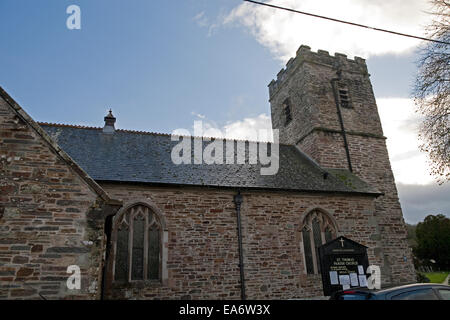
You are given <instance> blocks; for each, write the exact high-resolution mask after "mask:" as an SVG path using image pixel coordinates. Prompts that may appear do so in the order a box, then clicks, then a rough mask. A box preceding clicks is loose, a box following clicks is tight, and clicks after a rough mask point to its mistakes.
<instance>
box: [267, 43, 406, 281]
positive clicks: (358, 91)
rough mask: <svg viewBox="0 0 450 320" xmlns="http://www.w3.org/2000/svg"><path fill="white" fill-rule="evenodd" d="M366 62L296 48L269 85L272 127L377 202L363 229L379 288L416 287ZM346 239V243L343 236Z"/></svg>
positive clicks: (288, 141)
mask: <svg viewBox="0 0 450 320" xmlns="http://www.w3.org/2000/svg"><path fill="white" fill-rule="evenodd" d="M369 76H370V75H369V73H368V70H367V66H366V63H365V60H364V59H362V58H359V57H355V58H354V60H351V59H348V58H347V56H346V55H343V54H339V53H336V54H335V55H334V56H330V55H329V53H328V52H327V51H323V50H319V51H318V52H317V53H316V52H312V51H311V49H310V48H309V47H308V46H300V48H299V49H298V51H297V55H296V57H295V58H292V59H290V60H289V61H288V63H287V64H286V68H285V69H282V70H281V71H280V72H279V73H278V75H277V79H276V80H272V82H271V83H270V84H269V95H270V100H269V101H270V104H271V112H272V127H273V128H274V129H278V130H279V134H280V143H285V144H291V145H296V146H297V147H298V148H300V149H301V150H302V151H303V152H305V153H306V154H308V155H309V156H310V157H311V158H312V159H314V160H315V161H316V162H317V163H318V164H320V165H321V166H322V167H323V168H339V169H347V170H349V171H351V172H353V173H354V174H356V175H357V176H359V177H360V178H362V179H363V180H365V181H366V182H367V183H369V184H370V185H371V186H373V187H374V188H376V189H378V190H379V191H380V192H381V193H383V195H382V196H380V197H378V198H377V199H376V200H375V213H374V216H373V218H372V219H371V221H370V224H371V225H370V226H369V227H376V228H377V231H378V232H377V235H376V236H375V238H374V239H372V240H374V241H375V242H376V247H375V248H374V251H373V252H374V255H375V257H374V259H373V260H374V262H376V263H374V264H378V263H380V264H381V265H380V268H381V273H382V278H381V281H382V283H384V284H387V283H392V284H397V283H406V282H414V281H415V272H414V266H413V261H412V255H411V251H410V249H409V247H408V244H407V241H406V227H405V222H404V219H403V215H402V210H401V207H400V203H399V199H398V195H397V189H396V186H395V180H394V176H393V173H392V170H391V165H390V161H389V155H388V152H387V148H386V137H384V135H383V130H382V127H381V122H380V118H379V115H378V109H377V105H376V101H375V96H374V94H373V90H372V85H371V82H370V79H369ZM349 236H351V235H349Z"/></svg>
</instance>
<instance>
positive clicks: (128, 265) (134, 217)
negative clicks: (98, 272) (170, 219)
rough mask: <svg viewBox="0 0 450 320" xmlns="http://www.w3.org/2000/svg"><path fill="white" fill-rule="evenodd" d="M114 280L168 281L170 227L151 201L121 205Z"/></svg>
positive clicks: (115, 224) (115, 239)
mask: <svg viewBox="0 0 450 320" xmlns="http://www.w3.org/2000/svg"><path fill="white" fill-rule="evenodd" d="M112 240H113V252H114V260H113V266H112V275H113V277H112V279H113V281H114V282H120V283H123V282H136V281H152V282H162V283H164V282H165V281H166V280H167V268H166V265H167V230H166V228H165V221H164V217H163V215H162V214H161V212H160V211H159V210H158V209H157V208H156V207H155V206H154V205H153V204H150V203H146V202H135V203H132V204H129V205H127V206H125V207H124V208H122V209H121V210H120V212H119V213H118V214H117V216H116V217H115V218H114V221H113V234H112Z"/></svg>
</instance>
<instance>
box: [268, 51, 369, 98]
mask: <svg viewBox="0 0 450 320" xmlns="http://www.w3.org/2000/svg"><path fill="white" fill-rule="evenodd" d="M304 62H309V63H315V64H322V65H327V66H330V67H331V68H335V69H336V70H338V69H340V70H342V71H347V72H356V73H362V74H368V71H367V65H366V60H365V59H363V58H360V57H355V58H354V59H349V58H347V55H345V54H343V53H335V54H334V56H332V55H330V54H329V52H328V51H325V50H318V51H317V52H314V51H311V48H310V47H308V46H306V45H301V46H300V47H299V48H298V50H297V54H296V56H295V58H291V59H289V61H288V62H287V63H286V68H283V69H281V70H280V72H278V74H277V79H276V80H272V81H271V82H270V83H269V95H270V97H272V95H273V94H274V93H275V92H276V91H277V89H278V88H279V87H280V86H281V84H282V83H283V82H284V81H285V80H286V79H288V78H289V76H290V74H291V73H292V72H293V71H294V70H295V69H296V68H297V67H298V66H300V65H301V64H303V63H304Z"/></svg>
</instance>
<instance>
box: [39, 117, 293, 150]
mask: <svg viewBox="0 0 450 320" xmlns="http://www.w3.org/2000/svg"><path fill="white" fill-rule="evenodd" d="M37 123H38V124H39V125H44V126H52V127H61V128H73V129H89V130H102V128H101V127H91V126H83V125H76V124H65V123H51V122H42V121H37ZM116 131H118V132H125V133H134V134H145V135H156V136H169V137H170V136H172V134H170V133H162V132H154V131H141V130H130V129H116ZM174 136H179V137H184V138H191V139H192V138H194V139H200V138H201V139H205V138H206V139H222V140H225V141H236V142H237V141H242V142H255V143H269V144H274V143H273V142H269V141H255V140H244V139H232V138H220V137H211V136H194V135H191V136H186V135H175V134H174ZM278 145H281V146H294V145H291V144H286V143H278Z"/></svg>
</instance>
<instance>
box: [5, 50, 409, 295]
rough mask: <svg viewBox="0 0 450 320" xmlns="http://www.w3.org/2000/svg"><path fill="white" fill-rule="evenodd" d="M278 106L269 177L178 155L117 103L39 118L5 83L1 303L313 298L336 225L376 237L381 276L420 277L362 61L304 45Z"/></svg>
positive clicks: (274, 97) (251, 168)
mask: <svg viewBox="0 0 450 320" xmlns="http://www.w3.org/2000/svg"><path fill="white" fill-rule="evenodd" d="M269 101H270V105H271V116H272V127H273V129H278V130H279V137H280V143H279V145H278V146H277V147H278V148H279V168H278V172H277V173H276V174H275V175H261V173H260V169H261V165H260V164H256V165H255V164H250V163H245V164H236V163H235V164H205V163H203V164H195V163H192V164H175V163H174V162H173V161H172V159H171V152H172V150H173V148H174V146H175V145H176V144H177V143H178V142H177V141H172V140H173V139H171V135H169V134H160V133H152V132H138V131H130V130H123V129H117V128H116V125H115V122H116V119H115V118H114V116H113V113H112V112H110V113H109V114H108V115H107V116H106V117H105V119H104V121H105V123H104V125H102V127H98V128H95V127H85V126H77V125H68V124H51V123H40V122H36V121H35V120H33V119H32V118H31V117H30V116H29V115H28V114H27V113H26V111H25V110H24V109H22V107H20V106H19V105H18V104H17V103H16V102H15V100H13V98H11V97H10V96H9V95H8V93H6V92H5V91H4V90H3V89H1V88H0V299H300V298H308V297H318V296H322V295H323V292H322V283H321V281H322V280H321V275H320V266H319V262H318V251H317V248H318V247H319V246H321V245H322V244H324V243H326V242H328V241H330V240H332V239H335V238H337V237H339V236H344V237H346V238H349V239H351V240H354V241H356V242H358V243H360V244H362V245H364V246H367V248H368V249H367V251H368V258H369V262H370V264H371V265H377V266H379V267H380V270H381V282H382V284H383V285H388V284H404V283H411V282H415V271H414V266H413V263H412V256H411V251H410V249H409V247H408V244H407V241H406V228H405V222H404V219H403V215H402V210H401V207H400V203H399V199H398V195H397V190H396V186H395V180H394V176H393V173H392V170H391V165H390V161H389V155H388V152H387V148H386V137H385V136H384V135H383V130H382V127H381V122H380V118H379V115H378V111H377V105H376V101H375V96H374V93H373V90H372V86H371V82H370V78H369V73H368V70H367V66H366V63H365V61H364V59H361V58H359V57H355V58H354V59H348V58H347V57H346V56H345V55H343V54H339V53H336V54H335V55H334V56H331V55H330V54H329V53H328V52H326V51H322V50H319V51H318V52H313V51H311V49H310V48H309V47H307V46H301V47H300V48H299V50H298V51H297V55H296V57H295V58H292V59H290V60H289V62H288V63H287V65H286V68H284V69H282V70H281V71H280V72H279V73H278V75H277V79H276V80H272V82H270V84H269ZM99 120H100V119H99ZM119 120H120V119H119ZM189 139H190V141H192V144H196V143H200V144H201V146H202V148H206V147H207V145H208V143H209V142H207V141H203V140H202V139H201V138H198V137H190V138H189ZM227 142H228V145H232V146H233V150H235V149H234V146H235V145H237V144H238V143H243V144H244V147H245V150H246V152H247V153H248V152H249V148H250V146H251V145H252V144H255V143H256V145H258V144H260V143H257V142H249V141H246V142H242V141H234V140H232V141H227ZM273 147H274V145H272V148H273ZM77 268H78V269H77ZM77 270H79V271H80V274H79V279H80V286H79V287H77V286H76V284H77V279H76V276H77ZM72 280H73V282H72ZM69 282H70V283H72V284H74V285H75V287H74V286H70V285H68V283H69Z"/></svg>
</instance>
